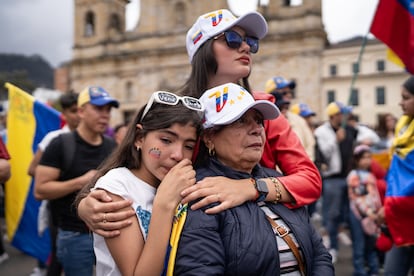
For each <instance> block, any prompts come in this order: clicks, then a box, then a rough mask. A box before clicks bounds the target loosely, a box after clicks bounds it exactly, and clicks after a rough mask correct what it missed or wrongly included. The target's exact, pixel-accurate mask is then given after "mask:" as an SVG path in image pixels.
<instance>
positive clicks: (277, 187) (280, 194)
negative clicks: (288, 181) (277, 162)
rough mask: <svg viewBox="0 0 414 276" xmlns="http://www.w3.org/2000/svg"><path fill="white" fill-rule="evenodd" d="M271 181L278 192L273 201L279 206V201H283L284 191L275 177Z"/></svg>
mask: <svg viewBox="0 0 414 276" xmlns="http://www.w3.org/2000/svg"><path fill="white" fill-rule="evenodd" d="M270 181H272V183H273V185H274V186H275V191H276V194H275V195H276V199H275V200H274V201H273V203H274V204H278V203H279V201H280V200H281V199H282V190H281V189H280V182H279V180H278V179H277V178H275V177H270Z"/></svg>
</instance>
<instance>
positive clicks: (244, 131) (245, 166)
mask: <svg viewBox="0 0 414 276" xmlns="http://www.w3.org/2000/svg"><path fill="white" fill-rule="evenodd" d="M265 140H266V136H265V133H264V129H263V116H262V114H261V113H259V112H258V111H256V110H254V109H250V110H248V111H247V112H246V113H245V114H244V115H243V116H242V117H241V118H240V119H238V120H237V121H235V122H233V123H232V124H230V125H227V126H225V127H223V128H222V129H221V130H219V131H218V132H215V133H213V134H211V135H206V137H204V142H205V144H206V145H207V147H209V148H210V149H211V148H214V150H215V152H216V157H217V159H218V160H220V161H221V162H222V163H223V164H224V165H226V166H229V167H231V168H233V169H235V170H238V171H243V172H248V173H250V172H251V170H252V169H253V167H254V166H255V165H256V164H257V163H258V162H259V161H260V159H261V158H262V154H263V148H264V144H265Z"/></svg>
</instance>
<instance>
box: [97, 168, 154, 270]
mask: <svg viewBox="0 0 414 276" xmlns="http://www.w3.org/2000/svg"><path fill="white" fill-rule="evenodd" d="M97 188H99V189H104V190H106V191H108V192H110V193H113V194H116V195H118V196H120V197H122V198H125V199H129V200H131V201H132V202H133V204H132V207H133V208H134V210H135V214H136V216H137V219H138V222H139V226H140V228H141V232H142V234H143V237H144V240H146V239H147V234H148V227H149V223H150V220H151V213H152V203H153V200H154V196H155V192H156V189H155V188H154V187H152V186H150V185H149V184H147V183H145V182H144V181H142V180H141V179H139V178H137V177H136V176H135V175H134V174H133V173H132V172H131V171H130V170H129V169H127V168H125V167H122V168H116V169H112V170H110V171H109V172H107V173H106V174H105V175H104V176H102V177H101V178H99V179H98V181H97V182H96V184H95V188H94V189H97ZM137 235H138V233H137ZM93 243H94V250H95V255H96V275H111V276H113V275H121V272H120V271H119V269H118V267H117V266H116V263H115V261H114V259H113V258H112V255H111V253H110V251H109V249H108V247H107V246H106V242H105V239H104V238H103V237H102V236H100V235H98V234H95V233H93ZM127 253H128V248H125V254H127Z"/></svg>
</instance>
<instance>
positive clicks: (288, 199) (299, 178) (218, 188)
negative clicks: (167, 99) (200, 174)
mask: <svg viewBox="0 0 414 276" xmlns="http://www.w3.org/2000/svg"><path fill="white" fill-rule="evenodd" d="M266 33H267V23H266V21H265V19H264V18H263V16H262V15H260V14H259V13H257V12H250V13H247V14H245V15H244V16H241V17H239V18H237V17H235V16H234V15H233V14H232V13H231V12H230V11H228V10H225V9H223V10H217V11H213V12H210V13H207V14H204V15H201V16H200V17H199V18H198V19H197V21H196V22H195V24H194V25H193V26H192V28H191V29H190V30H189V31H188V33H187V40H186V46H187V52H188V55H189V58H190V62H191V65H192V71H191V74H190V77H189V78H188V81H187V82H186V84H185V85H184V86H183V88H182V89H181V91H180V93H181V94H184V95H188V96H193V97H196V98H198V97H200V96H201V93H202V92H203V91H206V90H207V89H209V88H212V87H214V86H217V85H221V84H224V83H228V82H232V83H238V84H242V86H243V87H244V88H246V90H247V91H251V89H250V85H249V81H248V77H249V75H250V73H251V67H252V54H254V53H256V52H257V51H258V48H259V39H261V38H263V37H264V36H265V35H266ZM254 96H255V97H256V98H262V99H267V100H270V101H274V98H273V96H272V95H269V94H265V93H257V94H255V95H254ZM264 125H265V134H266V138H267V140H266V144H265V146H264V152H263V156H262V160H261V164H262V165H263V166H265V167H268V168H272V169H274V168H276V167H279V168H280V169H281V171H282V172H283V173H284V176H281V177H278V178H276V181H277V182H278V183H279V184H280V194H281V197H277V198H276V197H275V196H274V194H273V193H269V191H270V190H272V189H273V183H272V181H271V180H270V179H269V178H264V179H262V180H263V181H265V182H266V185H265V186H263V187H260V188H259V189H255V187H254V186H253V185H252V183H251V182H250V181H249V180H237V181H235V180H229V179H228V178H224V177H221V178H217V177H216V178H211V177H208V178H205V179H203V180H202V181H200V182H198V183H197V184H196V185H194V186H193V187H190V188H189V189H186V190H185V191H183V194H182V195H183V197H184V199H183V203H187V202H189V201H192V200H195V199H197V198H200V197H203V199H202V200H200V201H199V202H198V203H197V204H194V205H193V208H200V207H202V206H205V205H206V204H209V203H213V202H217V200H218V198H217V196H216V195H217V194H220V200H219V204H218V205H217V206H215V207H213V208H210V209H207V210H206V212H207V213H210V214H213V213H217V212H220V211H222V210H225V209H227V208H231V207H234V206H237V205H239V204H241V203H243V202H245V201H248V200H256V199H258V198H259V197H260V198H261V199H265V200H267V201H275V200H278V201H280V202H283V203H285V204H286V205H288V206H289V207H299V206H304V205H306V204H309V203H312V202H313V201H315V200H317V199H318V198H319V196H320V193H321V189H322V184H321V179H320V175H319V172H318V170H317V168H316V167H315V165H314V164H313V163H312V161H311V160H310V159H309V158H308V157H307V155H306V152H305V151H304V149H303V146H302V145H301V142H300V140H299V139H298V137H297V136H296V134H294V133H293V131H292V130H291V128H290V126H289V123H288V121H287V120H286V119H285V118H284V117H283V116H280V117H278V118H277V119H275V120H266V121H265V122H264ZM240 187H244V188H245V189H240ZM96 199H98V200H100V201H106V202H108V201H110V199H109V198H108V197H107V196H106V195H105V194H104V193H98V192H94V193H91V194H90V196H88V197H87V200H82V201H81V203H80V206H79V215H80V216H81V217H82V218H83V219H84V220H85V221H86V223H87V224H88V226H89V227H90V228H91V229H93V230H94V231H96V232H97V233H99V234H102V235H107V236H116V235H118V234H119V231H118V230H117V229H119V228H121V227H125V226H127V225H129V223H130V222H129V220H128V219H125V218H129V217H130V216H133V215H134V214H133V212H129V213H128V212H116V210H118V208H121V207H124V206H127V205H128V204H130V203H128V202H126V201H125V202H123V203H122V204H121V203H110V204H102V203H101V202H98V200H96ZM104 212H109V213H108V217H110V218H111V220H110V221H111V223H106V224H103V223H102V220H101V219H100V218H102V215H103V214H102V213H104Z"/></svg>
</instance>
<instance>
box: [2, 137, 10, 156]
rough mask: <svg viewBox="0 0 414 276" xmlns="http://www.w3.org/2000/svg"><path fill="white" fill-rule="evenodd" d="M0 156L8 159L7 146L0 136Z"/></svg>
mask: <svg viewBox="0 0 414 276" xmlns="http://www.w3.org/2000/svg"><path fill="white" fill-rule="evenodd" d="M0 158H1V159H6V160H9V159H10V155H9V152H8V151H7V148H6V146H5V145H4V143H3V139H1V138H0Z"/></svg>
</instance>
